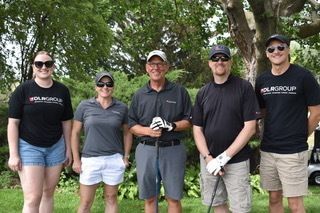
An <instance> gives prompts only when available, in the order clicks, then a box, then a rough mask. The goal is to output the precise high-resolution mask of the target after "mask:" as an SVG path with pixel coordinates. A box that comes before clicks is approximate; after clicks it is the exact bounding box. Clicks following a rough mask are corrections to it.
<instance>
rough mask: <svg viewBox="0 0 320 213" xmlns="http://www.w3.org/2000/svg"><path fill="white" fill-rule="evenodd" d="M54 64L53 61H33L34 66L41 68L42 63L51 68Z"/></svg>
mask: <svg viewBox="0 0 320 213" xmlns="http://www.w3.org/2000/svg"><path fill="white" fill-rule="evenodd" d="M53 64H54V61H45V62H43V61H35V62H34V66H36V68H38V69H41V68H42V67H43V65H45V66H46V68H51V67H52V66H53Z"/></svg>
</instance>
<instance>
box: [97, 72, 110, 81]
mask: <svg viewBox="0 0 320 213" xmlns="http://www.w3.org/2000/svg"><path fill="white" fill-rule="evenodd" d="M103 77H108V78H110V79H111V81H113V82H114V80H113V76H112V75H111V73H109V72H99V73H97V75H96V83H98V82H99V81H100V80H101V78H103Z"/></svg>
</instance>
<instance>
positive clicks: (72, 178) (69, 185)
mask: <svg viewBox="0 0 320 213" xmlns="http://www.w3.org/2000/svg"><path fill="white" fill-rule="evenodd" d="M78 188H79V178H78V175H75V174H74V173H72V171H71V169H65V170H63V171H62V172H61V174H60V179H59V183H58V191H60V192H77V191H78Z"/></svg>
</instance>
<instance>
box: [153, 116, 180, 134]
mask: <svg viewBox="0 0 320 213" xmlns="http://www.w3.org/2000/svg"><path fill="white" fill-rule="evenodd" d="M150 128H151V129H153V130H158V129H160V128H162V129H166V130H167V131H168V132H170V131H172V130H173V129H174V125H173V124H172V123H170V122H168V121H166V120H164V119H162V118H161V117H154V118H153V119H152V123H151V124H150Z"/></svg>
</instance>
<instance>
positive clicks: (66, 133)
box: [62, 120, 72, 166]
mask: <svg viewBox="0 0 320 213" xmlns="http://www.w3.org/2000/svg"><path fill="white" fill-rule="evenodd" d="M71 129H72V121H71V120H67V121H62V130H63V138H64V141H65V144H66V161H65V163H64V164H65V166H70V165H71V163H72V154H71V145H70V144H71V142H70V140H71Z"/></svg>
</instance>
